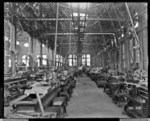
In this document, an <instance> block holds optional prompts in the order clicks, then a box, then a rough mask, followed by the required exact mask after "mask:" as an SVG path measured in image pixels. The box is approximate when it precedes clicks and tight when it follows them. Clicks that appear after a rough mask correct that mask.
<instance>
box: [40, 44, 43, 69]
mask: <svg viewBox="0 0 150 121" xmlns="http://www.w3.org/2000/svg"><path fill="white" fill-rule="evenodd" d="M42 58H43V56H42V42H41V43H40V66H42Z"/></svg>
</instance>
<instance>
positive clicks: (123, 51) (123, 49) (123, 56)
mask: <svg viewBox="0 0 150 121" xmlns="http://www.w3.org/2000/svg"><path fill="white" fill-rule="evenodd" d="M122 60H123V68H125V47H124V44H123V45H122Z"/></svg>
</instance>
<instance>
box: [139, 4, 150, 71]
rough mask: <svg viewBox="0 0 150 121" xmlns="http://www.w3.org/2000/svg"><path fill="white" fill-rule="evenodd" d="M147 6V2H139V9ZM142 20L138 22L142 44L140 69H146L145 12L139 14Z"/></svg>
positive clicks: (146, 36) (146, 39) (146, 37)
mask: <svg viewBox="0 0 150 121" xmlns="http://www.w3.org/2000/svg"><path fill="white" fill-rule="evenodd" d="M145 7H147V3H142V4H141V10H142V9H144V8H145ZM141 18H142V20H141V22H139V24H140V26H141V29H142V30H141V34H142V35H141V40H140V42H141V43H140V44H142V51H143V55H142V56H143V58H142V60H143V61H142V65H143V66H142V69H144V70H146V71H148V34H147V31H148V30H147V22H148V21H147V12H146V13H145V14H143V15H142V16H141Z"/></svg>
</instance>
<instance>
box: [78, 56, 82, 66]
mask: <svg viewBox="0 0 150 121" xmlns="http://www.w3.org/2000/svg"><path fill="white" fill-rule="evenodd" d="M77 63H78V66H80V65H81V64H82V54H78V55H77Z"/></svg>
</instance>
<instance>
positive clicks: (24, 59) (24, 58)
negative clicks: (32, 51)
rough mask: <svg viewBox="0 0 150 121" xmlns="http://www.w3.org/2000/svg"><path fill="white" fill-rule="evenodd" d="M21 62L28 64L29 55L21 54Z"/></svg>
mask: <svg viewBox="0 0 150 121" xmlns="http://www.w3.org/2000/svg"><path fill="white" fill-rule="evenodd" d="M22 63H24V64H25V65H26V66H29V56H28V55H23V56H22Z"/></svg>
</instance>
